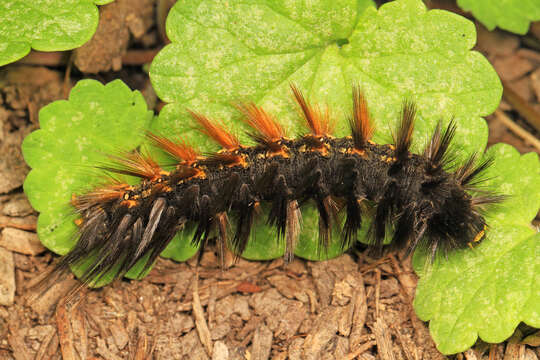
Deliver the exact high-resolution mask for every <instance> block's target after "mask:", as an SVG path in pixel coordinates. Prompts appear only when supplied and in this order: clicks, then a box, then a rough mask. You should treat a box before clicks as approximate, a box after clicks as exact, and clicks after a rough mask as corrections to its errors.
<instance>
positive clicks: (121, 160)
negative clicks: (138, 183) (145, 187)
mask: <svg viewBox="0 0 540 360" xmlns="http://www.w3.org/2000/svg"><path fill="white" fill-rule="evenodd" d="M109 158H110V159H111V160H112V161H113V164H112V165H104V166H98V168H99V169H103V170H106V171H110V172H113V173H116V174H123V175H129V176H136V177H139V178H144V179H150V180H153V179H156V178H158V177H159V176H161V174H162V172H163V170H162V169H161V167H160V166H159V165H158V164H157V163H156V162H155V161H154V160H152V158H150V157H149V156H147V155H143V154H141V153H140V152H139V151H135V152H131V153H124V154H122V155H109Z"/></svg>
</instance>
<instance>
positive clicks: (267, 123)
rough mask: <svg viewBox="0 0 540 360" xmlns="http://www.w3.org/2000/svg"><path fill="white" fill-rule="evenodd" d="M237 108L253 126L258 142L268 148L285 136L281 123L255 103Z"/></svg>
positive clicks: (239, 105)
mask: <svg viewBox="0 0 540 360" xmlns="http://www.w3.org/2000/svg"><path fill="white" fill-rule="evenodd" d="M236 108H237V109H238V110H239V111H241V112H242V114H243V115H244V120H245V121H246V122H247V124H248V125H249V126H251V127H252V128H253V129H254V130H255V131H257V133H256V134H251V137H252V138H254V139H255V140H256V141H257V142H259V143H262V144H263V145H266V146H271V145H272V144H273V143H275V142H276V141H278V140H279V139H281V138H283V137H284V136H285V132H284V131H283V128H282V127H281V125H280V124H279V123H277V122H276V121H275V120H274V119H273V118H272V117H271V116H270V115H269V114H268V113H267V112H266V111H264V109H263V108H261V107H259V106H257V105H255V104H254V103H246V104H242V103H241V104H237V105H236Z"/></svg>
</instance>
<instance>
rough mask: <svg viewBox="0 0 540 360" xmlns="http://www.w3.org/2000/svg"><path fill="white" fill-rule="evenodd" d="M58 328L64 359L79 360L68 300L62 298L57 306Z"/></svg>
mask: <svg viewBox="0 0 540 360" xmlns="http://www.w3.org/2000/svg"><path fill="white" fill-rule="evenodd" d="M56 326H57V327H58V337H59V339H58V340H59V342H60V349H61V351H62V358H63V359H64V360H77V357H75V348H74V347H73V329H72V328H71V321H70V316H69V314H68V309H67V305H66V298H62V300H60V302H59V303H58V305H57V306H56Z"/></svg>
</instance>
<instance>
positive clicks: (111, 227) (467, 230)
mask: <svg viewBox="0 0 540 360" xmlns="http://www.w3.org/2000/svg"><path fill="white" fill-rule="evenodd" d="M292 92H293V95H294V98H295V100H296V101H297V103H298V106H299V110H300V113H301V114H302V115H303V117H304V119H305V121H306V124H307V125H308V128H309V130H310V133H309V134H307V135H305V136H303V137H300V138H298V139H289V138H287V137H286V135H285V131H284V130H283V128H282V127H281V125H279V123H278V122H277V121H276V120H275V119H273V118H272V117H271V116H270V115H269V114H268V113H266V112H265V111H264V110H263V109H261V108H259V107H257V106H256V105H254V104H239V105H237V108H238V109H239V110H240V111H241V112H242V113H243V114H244V116H245V121H246V123H247V124H248V125H250V126H251V128H252V129H253V132H252V133H251V137H252V138H253V139H255V141H256V143H257V145H255V146H250V147H248V146H243V145H241V144H240V143H239V142H238V140H237V139H236V137H234V136H233V135H231V134H230V133H228V132H227V131H226V130H225V129H223V128H222V127H221V126H219V125H217V124H215V123H214V122H212V121H211V120H209V119H208V118H206V117H205V116H204V115H201V114H198V113H195V112H191V114H192V116H193V118H194V119H195V120H196V121H197V122H198V123H199V125H200V128H201V131H202V132H203V133H205V134H207V135H208V136H210V137H211V138H212V139H214V140H215V141H216V142H218V143H219V144H220V145H221V146H222V147H223V150H221V151H219V152H218V153H216V154H213V155H210V156H208V157H203V156H201V155H199V153H198V152H197V151H195V150H193V149H192V148H190V147H189V145H187V143H186V142H185V141H183V140H182V139H180V140H172V139H166V138H164V137H161V136H157V135H154V134H149V135H148V136H149V138H150V140H152V143H153V144H154V145H156V146H158V147H161V148H162V149H163V150H165V151H167V152H168V153H170V154H171V155H172V156H173V157H175V158H176V159H177V160H178V165H177V166H176V168H175V169H174V170H173V171H170V172H166V171H163V170H162V169H160V168H159V166H157V164H156V163H155V162H154V161H152V160H151V159H149V158H148V157H145V156H143V155H141V154H138V153H133V154H129V155H126V156H125V158H121V159H115V160H116V163H117V164H118V166H111V167H107V168H106V170H108V171H110V172H114V173H120V174H129V175H134V176H139V177H140V178H141V179H142V181H141V183H140V184H139V185H137V186H128V185H125V184H121V183H115V184H111V185H110V186H109V187H106V188H102V189H96V190H95V191H94V192H91V193H88V194H83V195H81V196H78V197H75V198H74V200H73V202H72V204H73V205H74V206H75V208H76V209H77V210H78V211H79V213H80V215H81V221H80V230H79V231H80V235H79V240H78V242H77V243H76V245H75V246H74V247H73V249H72V250H71V251H70V252H69V253H68V254H67V255H66V256H65V257H64V258H63V259H62V260H61V263H60V267H65V266H67V265H73V264H80V263H82V262H83V261H86V259H88V257H91V258H92V259H94V260H92V261H91V264H90V266H89V267H88V268H87V270H86V272H85V273H84V275H83V277H82V280H83V281H84V282H89V281H93V280H95V279H96V278H98V277H99V276H101V275H102V274H104V273H107V272H109V271H111V270H114V271H115V272H116V274H117V275H118V276H119V275H121V274H123V273H125V272H126V271H127V270H128V269H129V268H130V267H132V266H133V265H134V264H135V263H136V262H137V261H138V260H139V259H141V258H143V257H147V258H148V260H147V262H146V264H147V266H150V265H151V264H152V262H153V261H154V260H155V258H156V257H157V256H158V255H159V253H160V252H161V251H163V249H164V248H165V247H166V246H167V244H168V243H169V242H170V240H171V239H172V238H173V236H174V235H175V234H176V232H178V231H180V230H182V229H186V228H193V229H194V230H195V231H194V233H195V235H194V238H193V242H194V243H205V242H206V241H207V240H208V239H209V238H210V237H215V238H216V239H217V240H218V242H219V244H220V246H219V248H221V249H223V247H224V246H230V247H231V248H232V250H233V251H234V252H235V253H237V254H240V253H241V252H242V251H243V250H244V249H245V247H246V245H247V242H248V240H249V238H250V233H251V231H252V227H253V226H254V220H255V219H256V217H257V216H260V208H261V204H263V203H264V204H268V208H269V211H268V219H267V222H268V223H269V224H270V225H272V226H274V227H275V228H276V234H277V240H279V241H285V244H286V251H285V258H286V260H290V259H291V258H292V255H293V253H294V247H295V245H296V242H297V239H298V235H299V232H300V231H301V223H302V221H301V217H302V216H301V211H300V205H301V204H303V203H305V202H306V201H312V202H313V203H314V204H315V206H316V208H317V210H318V213H319V217H320V219H319V230H320V236H319V246H320V248H322V249H324V248H325V247H327V246H328V244H329V238H330V236H331V233H332V231H330V230H331V229H332V228H334V227H338V228H339V231H340V232H341V238H340V241H341V244H342V247H343V248H347V247H348V246H349V245H350V244H352V243H354V242H355V241H356V240H357V236H358V235H357V234H358V231H359V229H360V227H361V225H362V222H363V220H364V218H365V217H366V216H365V215H366V214H365V206H364V205H366V204H372V206H373V207H374V210H373V213H374V215H373V219H372V224H371V227H370V230H369V236H370V243H371V244H372V245H373V246H375V247H376V248H379V249H380V248H382V246H383V240H384V239H385V237H386V236H387V233H389V232H391V233H392V234H393V235H392V238H393V240H392V245H393V246H395V247H400V248H406V249H407V250H408V251H409V252H411V251H413V250H414V249H415V248H417V247H423V248H426V249H428V250H429V251H430V252H431V253H432V254H436V253H437V252H438V251H439V250H441V251H443V252H447V251H450V250H452V249H455V248H464V247H466V246H467V245H468V244H470V243H472V242H476V241H478V240H479V234H482V236H483V234H484V232H485V227H486V224H485V220H484V218H483V217H482V215H481V212H482V210H483V208H484V206H485V205H487V204H490V203H494V202H497V201H500V200H501V199H500V198H498V197H496V196H493V195H490V194H483V195H482V196H481V197H474V196H473V195H471V194H470V193H469V191H471V190H472V191H474V189H475V185H476V184H477V179H479V176H480V175H481V174H482V173H483V172H484V170H485V169H486V168H487V167H488V166H489V165H490V162H489V161H484V162H481V163H480V164H478V165H476V164H477V161H476V157H474V156H473V157H471V159H469V160H468V161H467V162H466V164H464V165H463V166H462V167H460V168H459V169H458V170H457V171H456V172H455V173H450V172H447V171H446V170H445V168H446V166H445V165H446V164H447V163H448V161H449V159H451V156H449V155H448V149H449V145H450V143H451V140H452V137H453V136H454V134H455V125H454V123H453V122H450V125H449V126H448V127H447V128H446V130H444V131H443V130H442V127H441V125H440V124H439V125H438V126H437V128H436V129H435V131H434V134H433V136H432V139H431V141H430V142H429V143H428V145H427V147H426V149H425V150H424V152H423V153H422V154H413V153H411V152H410V151H409V147H410V144H411V139H412V133H413V126H414V118H415V114H416V108H415V106H414V104H413V103H411V102H405V103H404V105H403V110H402V113H401V122H400V124H399V126H398V129H397V131H396V136H395V140H394V144H386V145H378V144H375V143H373V142H372V141H371V140H370V137H371V134H372V133H373V126H372V123H371V120H370V116H369V111H368V108H367V104H366V100H365V97H364V96H363V94H362V92H361V91H360V90H359V89H358V88H355V89H353V105H354V106H353V111H352V114H351V116H350V118H349V124H350V126H351V133H352V136H349V137H344V138H334V137H332V136H331V135H330V131H331V128H332V126H331V123H330V120H329V116H328V113H327V112H321V111H320V110H319V108H318V107H316V106H312V105H310V104H309V103H308V102H307V100H306V99H305V97H304V96H303V95H302V93H301V92H300V91H299V90H298V88H296V87H294V86H292ZM231 224H233V225H234V228H235V232H234V234H229V229H230V228H231ZM482 236H480V238H481V237H482Z"/></svg>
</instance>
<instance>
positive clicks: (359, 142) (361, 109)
mask: <svg viewBox="0 0 540 360" xmlns="http://www.w3.org/2000/svg"><path fill="white" fill-rule="evenodd" d="M349 125H350V127H351V132H352V137H353V142H354V147H355V148H356V149H358V150H362V149H364V148H365V146H366V143H367V141H368V140H369V139H371V136H372V135H373V130H374V129H373V125H372V123H371V119H370V117H369V110H368V107H367V102H366V98H365V96H364V94H363V93H362V90H361V89H360V88H359V87H354V88H353V114H352V117H351V118H349Z"/></svg>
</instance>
